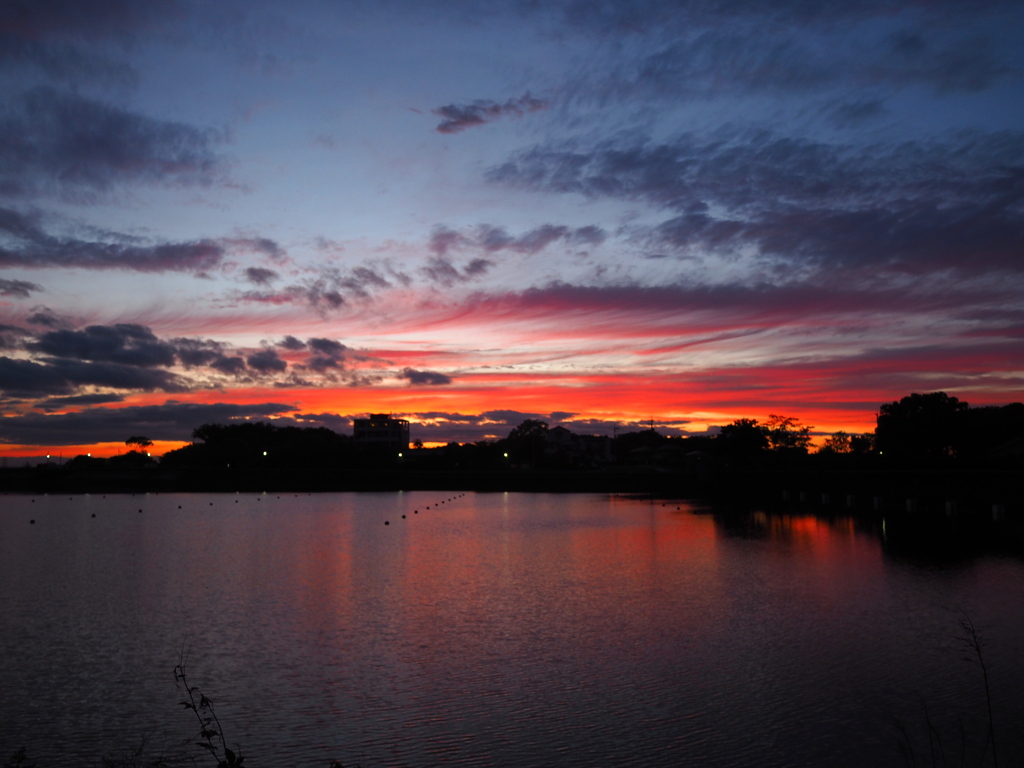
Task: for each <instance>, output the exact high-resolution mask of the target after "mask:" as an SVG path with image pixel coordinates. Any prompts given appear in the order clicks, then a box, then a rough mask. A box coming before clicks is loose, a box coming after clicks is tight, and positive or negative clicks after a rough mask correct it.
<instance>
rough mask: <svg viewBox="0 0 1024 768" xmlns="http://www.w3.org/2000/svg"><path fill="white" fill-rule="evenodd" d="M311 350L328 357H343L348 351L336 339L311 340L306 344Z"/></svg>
mask: <svg viewBox="0 0 1024 768" xmlns="http://www.w3.org/2000/svg"><path fill="white" fill-rule="evenodd" d="M306 343H307V344H308V345H309V348H310V349H312V350H314V351H316V352H319V353H320V354H321V355H327V356H328V357H343V356H344V354H345V351H346V350H347V349H348V347H346V346H345V345H344V344H342V343H341V342H340V341H335V340H334V339H316V338H314V339H309V341H307V342H306Z"/></svg>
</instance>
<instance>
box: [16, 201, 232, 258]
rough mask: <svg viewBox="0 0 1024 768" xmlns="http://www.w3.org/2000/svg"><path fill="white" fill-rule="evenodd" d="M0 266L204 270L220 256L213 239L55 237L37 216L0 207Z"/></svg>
mask: <svg viewBox="0 0 1024 768" xmlns="http://www.w3.org/2000/svg"><path fill="white" fill-rule="evenodd" d="M3 235H5V236H6V237H3V239H2V240H0V242H2V243H3V244H2V245H0V267H27V268H35V269H43V268H53V267H62V268H78V269H122V270H127V271H133V272H172V271H181V272H205V271H208V270H210V269H213V268H214V267H216V266H218V265H219V264H220V263H221V261H222V260H223V258H224V253H225V249H224V247H223V245H221V244H220V243H219V242H217V241H214V240H198V241H194V242H187V243H158V244H155V245H148V244H141V243H139V242H137V241H134V240H133V239H131V238H127V237H124V238H122V239H121V240H120V241H118V240H112V241H107V242H102V241H95V240H81V239H78V238H74V237H57V236H54V235H50V234H49V233H47V232H46V231H45V230H44V228H43V227H42V225H41V223H40V221H39V218H38V216H31V215H26V214H23V213H19V212H18V211H15V210H12V209H10V208H2V207H0V236H3Z"/></svg>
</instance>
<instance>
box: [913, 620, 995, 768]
mask: <svg viewBox="0 0 1024 768" xmlns="http://www.w3.org/2000/svg"><path fill="white" fill-rule="evenodd" d="M960 629H961V634H959V635H956V637H955V639H956V640H957V641H958V642H959V643H960V644H961V647H962V648H963V649H964V650H965V652H966V653H965V655H964V656H962V657H961V658H962V659H963V660H964V661H967V662H971V663H977V664H978V666H979V667H981V675H982V680H983V682H984V684H985V705H986V710H987V715H988V729H987V733H986V735H985V742H984V744H983V745H982V748H981V756H980V757H979V758H978V765H979V766H981V765H984V763H985V758H986V756H987V755H988V754H989V750H990V749H991V755H992V766H993V768H999V757H998V754H997V753H996V732H995V720H994V718H993V716H992V691H991V689H990V687H989V682H988V666H987V665H986V664H985V656H984V654H983V653H982V649H983V648H984V647H985V639H984V638H983V637H982V635H981V633H980V632H978V629H977V627H975V626H974V622H973V621H972V620H971V617H970V616H969V615H968V614H967V612H966V611H965V612H963V616H962V618H961V619H960ZM921 713H922V716H923V717H924V724H925V732H926V733H927V735H928V752H929V758H930V764H931V765H932V766H933V767H937V766H940V765H942V766H945V765H953V763H952V762H951V761H949V760H947V758H946V750H945V747H944V746H943V743H942V734H941V733H940V732H939V730H938V729H937V728H936V727H935V724H934V722H933V721H932V717H931V714H930V713H929V711H928V705H927V703H925V701H924V700H923V699H922V700H921ZM957 723H958V730H959V736H960V755H959V762H958V763H956V764H957V765H960V766H961V767H962V766H965V765H966V764H967V732H966V729H965V728H964V722H963V719H962V718H961V717H960V716H957ZM895 727H896V733H897V737H896V742H897V747H898V748H899V751H900V756H901V757H902V758H903V762H904V764H905V765H906V766H908V768H911V766H916V765H917V760H916V752H915V750H914V747H913V742H912V740H911V738H910V734H909V732H908V731H907V728H906V726H905V725H904V724H903V722H902V721H901V720H899V719H898V718H897V719H896V723H895Z"/></svg>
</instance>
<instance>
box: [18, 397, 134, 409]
mask: <svg viewBox="0 0 1024 768" xmlns="http://www.w3.org/2000/svg"><path fill="white" fill-rule="evenodd" d="M123 401H124V396H123V395H113V394H110V395H71V396H69V397H51V398H49V399H48V400H43V401H41V402H38V403H36V404H35V405H33V406H32V407H33V408H35V409H36V410H38V411H46V412H52V411H62V410H64V409H66V408H81V407H83V406H88V405H108V404H110V403H120V402H123Z"/></svg>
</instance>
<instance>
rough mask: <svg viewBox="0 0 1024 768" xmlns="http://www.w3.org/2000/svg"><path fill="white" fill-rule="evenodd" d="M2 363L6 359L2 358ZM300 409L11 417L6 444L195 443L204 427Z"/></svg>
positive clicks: (189, 406)
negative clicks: (133, 438)
mask: <svg viewBox="0 0 1024 768" xmlns="http://www.w3.org/2000/svg"><path fill="white" fill-rule="evenodd" d="M0 360H2V358H0ZM294 410H295V406H294V405H287V404H284V403H252V404H245V405H237V404H233V403H213V404H201V403H181V402H175V401H173V400H168V401H167V402H166V403H165V404H164V405H148V406H129V407H125V408H87V409H84V410H81V411H77V412H74V413H64V414H45V415H44V414H38V413H27V414H24V415H16V416H7V417H5V418H4V420H3V430H2V431H0V442H3V443H14V444H18V443H21V444H32V445H81V444H88V443H96V442H123V441H124V439H125V437H126V436H128V435H140V434H141V435H146V436H147V437H149V438H150V439H151V440H190V439H191V437H192V430H194V429H195V428H196V427H199V426H201V425H203V424H225V423H231V422H234V421H240V420H247V419H258V418H267V417H272V416H278V415H280V414H284V413H288V412H291V411H294Z"/></svg>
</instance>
